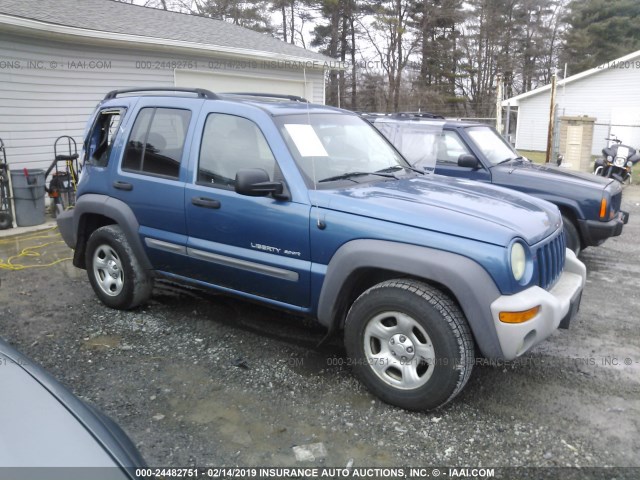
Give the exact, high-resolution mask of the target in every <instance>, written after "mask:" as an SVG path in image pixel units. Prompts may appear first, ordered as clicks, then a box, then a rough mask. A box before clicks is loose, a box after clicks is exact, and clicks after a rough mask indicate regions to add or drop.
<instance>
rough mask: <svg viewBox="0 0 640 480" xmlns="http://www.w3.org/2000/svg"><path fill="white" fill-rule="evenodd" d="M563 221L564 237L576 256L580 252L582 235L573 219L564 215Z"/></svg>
mask: <svg viewBox="0 0 640 480" xmlns="http://www.w3.org/2000/svg"><path fill="white" fill-rule="evenodd" d="M562 223H563V224H564V239H565V243H566V245H567V248H568V249H569V250H572V251H573V253H575V254H576V256H577V255H578V254H579V253H580V250H581V245H580V235H579V234H578V229H577V228H576V226H575V224H574V223H573V220H571V219H570V218H569V217H567V216H566V215H562Z"/></svg>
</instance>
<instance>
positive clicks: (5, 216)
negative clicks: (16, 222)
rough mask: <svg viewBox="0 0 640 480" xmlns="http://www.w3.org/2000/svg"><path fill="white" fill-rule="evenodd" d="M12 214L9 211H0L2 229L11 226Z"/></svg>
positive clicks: (0, 228)
mask: <svg viewBox="0 0 640 480" xmlns="http://www.w3.org/2000/svg"><path fill="white" fill-rule="evenodd" d="M12 220H13V219H12V218H11V214H10V213H9V212H0V230H6V229H7V228H11V225H12V224H13V222H12Z"/></svg>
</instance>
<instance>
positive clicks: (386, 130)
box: [374, 118, 445, 173]
mask: <svg viewBox="0 0 640 480" xmlns="http://www.w3.org/2000/svg"><path fill="white" fill-rule="evenodd" d="M444 123H445V122H444V121H442V122H438V121H429V122H421V121H419V120H418V121H407V120H401V121H398V120H395V119H388V118H381V119H377V120H376V121H375V123H374V126H375V127H376V128H377V129H378V130H379V131H380V132H381V133H382V134H383V135H384V136H385V137H387V140H389V141H390V142H391V143H393V145H395V147H396V148H397V149H398V150H400V151H401V152H402V155H404V158H406V159H407V160H408V161H409V163H410V164H411V165H413V166H416V167H420V168H422V169H424V171H425V172H427V173H432V172H433V171H434V170H435V168H436V160H437V158H438V152H439V149H440V150H441V145H442V143H443V141H444V140H443V139H444V138H445V137H443V130H442V128H443V126H444Z"/></svg>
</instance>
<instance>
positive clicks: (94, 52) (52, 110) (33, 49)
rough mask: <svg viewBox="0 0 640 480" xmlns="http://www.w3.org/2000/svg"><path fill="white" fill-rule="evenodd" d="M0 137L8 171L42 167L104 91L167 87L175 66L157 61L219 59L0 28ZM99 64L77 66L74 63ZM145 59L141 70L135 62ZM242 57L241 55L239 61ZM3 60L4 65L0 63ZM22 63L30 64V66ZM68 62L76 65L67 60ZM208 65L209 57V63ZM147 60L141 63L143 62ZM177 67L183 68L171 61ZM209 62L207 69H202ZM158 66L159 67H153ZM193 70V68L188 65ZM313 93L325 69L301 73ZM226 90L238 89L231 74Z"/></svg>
mask: <svg viewBox="0 0 640 480" xmlns="http://www.w3.org/2000/svg"><path fill="white" fill-rule="evenodd" d="M0 52H2V53H1V55H0V138H2V139H3V140H4V142H5V145H6V147H7V159H8V161H9V163H10V164H11V168H12V169H21V168H23V167H28V168H46V167H48V166H49V164H50V163H51V161H52V160H53V143H54V142H55V139H56V138H58V137H59V136H60V135H70V136H72V137H74V138H75V139H76V141H77V142H78V147H79V148H80V144H81V142H82V133H83V131H84V128H85V123H86V121H87V118H88V116H89V115H90V114H91V112H92V111H93V110H94V109H95V107H96V105H97V103H98V102H99V101H100V100H101V99H102V98H103V97H104V95H105V93H107V92H108V91H110V90H113V89H116V88H127V87H143V86H165V87H172V86H174V68H172V67H174V66H176V65H172V64H169V65H164V66H163V65H162V62H189V61H191V62H197V65H198V66H197V69H198V70H203V71H208V72H212V71H213V72H215V68H216V67H217V68H220V67H221V65H223V64H222V63H221V62H222V60H220V59H216V58H215V57H213V56H211V57H207V56H202V55H201V56H187V55H181V54H176V53H167V54H166V55H163V54H160V53H157V52H153V53H151V52H147V51H144V50H136V49H122V48H112V47H98V46H89V45H82V44H80V43H76V44H72V43H60V42H53V41H46V40H42V39H29V38H21V37H16V36H9V35H7V34H5V33H1V32H0ZM90 61H98V62H102V63H97V64H87V65H84V67H85V68H83V66H82V65H81V62H90ZM141 61H142V62H151V66H152V67H153V68H140V67H141V65H140V64H136V62H141ZM241 61H242V59H240V62H241ZM3 62H4V63H3ZM29 62H32V63H31V64H29ZM71 62H75V66H74V65H73V63H71ZM209 62H212V63H211V65H210V63H209ZM227 62H229V63H227V65H229V68H227V69H226V70H225V72H226V73H233V72H234V71H237V72H238V73H239V74H245V75H246V74H252V75H255V76H256V77H258V78H259V77H260V76H264V77H266V78H269V79H277V78H281V79H283V80H292V79H295V80H300V79H301V78H302V75H303V73H302V71H291V70H285V69H282V68H275V69H264V68H248V69H239V70H234V66H236V67H237V65H239V64H240V63H239V62H235V64H234V63H233V60H231V61H229V60H227ZM147 65H148V63H147ZM177 66H178V67H182V68H185V67H184V64H183V65H177ZM210 66H211V67H214V69H213V70H212V69H210V68H209V67H210ZM155 67H159V68H155ZM192 67H193V68H194V69H195V65H194V64H193V63H192ZM306 76H307V83H308V84H309V85H310V89H311V91H312V92H313V94H312V95H310V97H311V98H310V100H311V101H314V102H316V103H324V74H323V73H322V72H320V71H317V70H315V71H312V72H309V71H307V72H306ZM228 78H229V79H230V83H229V88H228V89H227V91H234V90H237V87H234V83H233V77H232V76H230V77H228Z"/></svg>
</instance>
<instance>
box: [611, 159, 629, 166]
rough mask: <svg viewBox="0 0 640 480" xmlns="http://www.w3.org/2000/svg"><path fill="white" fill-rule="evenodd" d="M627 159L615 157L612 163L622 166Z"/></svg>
mask: <svg viewBox="0 0 640 480" xmlns="http://www.w3.org/2000/svg"><path fill="white" fill-rule="evenodd" d="M626 161H627V159H626V158H624V157H616V159H615V160H614V161H613V164H614V165H615V166H616V167H624V164H625V162H626Z"/></svg>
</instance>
